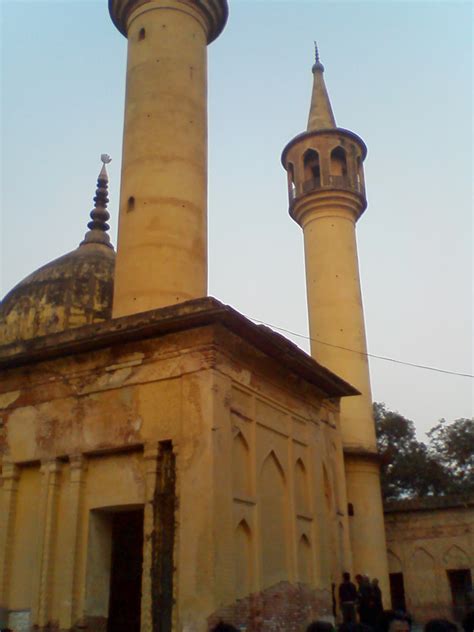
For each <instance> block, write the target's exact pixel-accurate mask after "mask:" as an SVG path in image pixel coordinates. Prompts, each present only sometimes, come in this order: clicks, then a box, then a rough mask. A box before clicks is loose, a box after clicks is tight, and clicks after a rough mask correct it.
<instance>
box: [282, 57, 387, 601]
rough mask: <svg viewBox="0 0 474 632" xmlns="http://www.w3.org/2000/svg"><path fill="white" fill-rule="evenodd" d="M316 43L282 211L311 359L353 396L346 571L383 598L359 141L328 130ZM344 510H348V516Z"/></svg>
mask: <svg viewBox="0 0 474 632" xmlns="http://www.w3.org/2000/svg"><path fill="white" fill-rule="evenodd" d="M323 73H324V67H323V65H322V64H321V62H320V60H319V53H318V50H317V48H316V62H315V64H314V66H313V75H314V86H313V94H312V101H311V108H310V113H309V120H308V128H307V131H306V132H303V133H302V134H299V135H298V136H296V137H295V138H294V139H293V140H292V141H290V142H289V143H288V145H287V146H286V147H285V149H284V151H283V155H282V162H283V166H284V167H285V169H286V171H287V173H288V192H289V200H290V215H291V217H292V218H293V219H294V220H295V221H296V222H297V223H298V224H299V225H300V226H301V228H302V229H303V234H304V248H305V265H306V287H307V300H308V314H309V327H310V336H311V355H312V356H313V357H314V358H315V359H316V360H317V361H318V362H320V363H321V364H323V365H324V366H326V367H327V368H329V369H331V370H332V371H334V372H335V373H337V374H338V375H339V376H340V377H342V378H344V379H345V380H347V381H348V382H349V383H350V384H352V385H353V386H355V387H356V388H357V389H358V390H359V391H360V393H361V395H359V396H356V397H350V398H344V399H343V400H342V403H341V433H342V441H343V447H344V463H345V472H346V486H347V499H348V503H349V505H348V511H349V507H350V511H349V515H350V516H351V517H350V518H349V524H350V534H351V548H352V558H353V572H354V573H361V574H364V573H365V574H368V575H370V577H377V578H379V580H380V581H381V584H382V587H383V590H384V595H386V596H387V597H388V595H389V592H388V575H387V561H386V548H385V531H384V520H383V508H382V500H381V493H380V473H379V463H378V459H377V447H376V439H375V426H374V420H373V415H372V396H371V388H370V378H369V367H368V361H367V355H366V352H367V347H366V338H365V327H364V311H363V306H362V296H361V289H360V280H359V265H358V258H357V244H356V235H355V224H356V222H357V220H358V219H359V217H360V216H361V215H362V213H363V212H364V210H365V208H366V206H367V201H366V197H365V186H364V172H363V161H364V158H365V156H366V153H367V149H366V146H365V144H364V142H363V141H362V140H361V139H360V138H359V137H358V136H357V135H356V134H354V133H353V132H350V131H348V130H345V129H341V128H339V127H337V126H336V122H335V119H334V115H333V112H332V108H331V103H330V100H329V96H328V93H327V90H326V86H325V83H324V75H323ZM352 513H353V516H352V515H351V514H352Z"/></svg>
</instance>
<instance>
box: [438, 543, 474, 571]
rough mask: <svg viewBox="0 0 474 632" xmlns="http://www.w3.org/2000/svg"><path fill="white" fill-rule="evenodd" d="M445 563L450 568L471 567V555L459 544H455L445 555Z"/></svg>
mask: <svg viewBox="0 0 474 632" xmlns="http://www.w3.org/2000/svg"><path fill="white" fill-rule="evenodd" d="M443 564H444V566H445V568H446V569H449V570H458V569H464V568H470V566H471V564H470V561H469V556H468V555H467V553H465V552H464V551H463V550H462V549H461V547H459V546H457V544H453V545H452V546H451V547H450V548H449V549H448V550H447V551H446V553H445V554H444V555H443Z"/></svg>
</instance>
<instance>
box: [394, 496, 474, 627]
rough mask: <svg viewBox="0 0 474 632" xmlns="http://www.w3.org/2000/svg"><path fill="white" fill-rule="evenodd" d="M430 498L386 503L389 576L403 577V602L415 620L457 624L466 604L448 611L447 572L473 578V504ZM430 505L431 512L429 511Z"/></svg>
mask: <svg viewBox="0 0 474 632" xmlns="http://www.w3.org/2000/svg"><path fill="white" fill-rule="evenodd" d="M455 500H456V501H457V502H454V503H453V502H452V499H451V498H449V497H447V498H443V497H440V498H431V499H428V501H429V504H428V506H427V503H426V500H423V499H420V500H413V501H399V502H393V503H388V504H387V507H386V513H385V526H386V532H387V548H388V563H389V572H390V573H403V581H404V588H405V600H406V606H407V609H408V611H409V612H410V613H411V614H412V615H413V616H414V618H415V620H416V621H417V622H420V623H424V622H426V621H429V620H430V619H433V618H447V619H449V620H458V621H460V620H462V617H463V614H465V612H466V607H467V604H465V605H464V608H463V606H462V605H461V607H459V608H453V604H452V595H451V590H450V586H449V581H448V574H447V571H448V570H470V571H471V578H474V506H473V503H472V500H471V501H469V502H467V501H466V499H464V500H463V499H455ZM430 505H431V507H430Z"/></svg>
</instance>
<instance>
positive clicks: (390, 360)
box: [248, 316, 474, 378]
mask: <svg viewBox="0 0 474 632" xmlns="http://www.w3.org/2000/svg"><path fill="white" fill-rule="evenodd" d="M248 318H250V320H253V321H254V322H256V323H259V324H261V325H265V327H270V328H271V329H277V330H279V331H284V332H285V333H287V334H291V335H292V336H298V337H299V338H305V339H306V340H311V341H312V342H317V343H318V344H321V345H325V346H327V347H334V348H335V349H342V350H343V351H349V352H351V353H358V354H359V355H363V356H366V357H367V358H375V359H377V360H385V361H386V362H393V363H394V364H404V365H405V366H411V367H415V368H416V369H425V370H426V371H435V372H436V373H447V374H448V375H457V376H458V377H470V378H474V375H472V374H471V373H460V372H459V371H450V370H448V369H439V368H437V367H434V366H428V365H426V364H417V363H415V362H406V361H404V360H396V359H395V358H389V357H388V356H381V355H377V354H375V353H366V352H364V351H357V350H356V349H349V348H348V347H341V346H340V345H334V344H331V343H330V342H324V341H323V340H318V339H317V338H311V337H310V336H305V335H304V334H299V333H297V332H296V331H291V330H290V329H285V328H284V327H278V326H277V325H271V324H269V323H266V322H265V321H263V320H259V319H258V318H253V317H252V316H248Z"/></svg>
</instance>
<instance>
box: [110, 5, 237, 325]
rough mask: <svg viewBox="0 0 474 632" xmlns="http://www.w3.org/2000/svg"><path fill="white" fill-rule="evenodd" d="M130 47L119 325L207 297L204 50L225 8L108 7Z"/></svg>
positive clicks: (118, 281)
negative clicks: (130, 317) (142, 314)
mask: <svg viewBox="0 0 474 632" xmlns="http://www.w3.org/2000/svg"><path fill="white" fill-rule="evenodd" d="M109 10H110V15H111V17H112V20H113V22H114V24H115V25H116V26H117V28H118V29H119V31H120V32H121V33H123V35H125V36H126V37H127V38H128V62H127V86H126V98H125V126H124V138H123V157H122V180H121V193H120V217H119V233H118V244H117V262H116V271H115V288H114V304H113V316H114V318H115V317H119V316H124V315H127V314H133V313H137V312H143V311H146V310H149V309H154V308H158V307H163V306H166V305H173V304H176V303H180V302H182V301H186V300H189V299H193V298H199V297H201V296H205V295H206V294H207V44H208V43H210V42H212V41H213V40H214V39H215V38H216V37H217V36H218V35H219V34H220V33H221V31H222V30H223V28H224V26H225V23H226V20H227V14H228V7H227V0H109Z"/></svg>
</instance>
